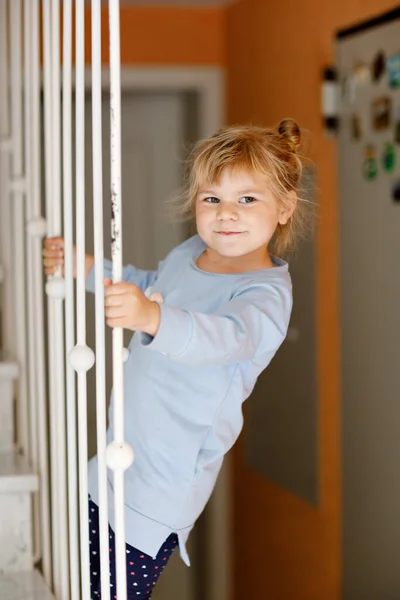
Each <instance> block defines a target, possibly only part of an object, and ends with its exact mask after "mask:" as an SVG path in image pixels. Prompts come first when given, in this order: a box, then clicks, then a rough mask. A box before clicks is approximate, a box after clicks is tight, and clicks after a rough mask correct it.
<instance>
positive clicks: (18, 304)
mask: <svg viewBox="0 0 400 600" xmlns="http://www.w3.org/2000/svg"><path fill="white" fill-rule="evenodd" d="M21 9H22V6H21V0H13V1H12V2H11V5H10V27H11V30H10V39H11V52H10V54H11V56H10V70H11V134H12V160H11V185H12V186H13V185H15V184H17V183H22V184H23V183H24V182H23V174H24V173H23V145H22V144H23V141H22V43H21V42H22V40H21V29H22V10H21ZM11 189H12V198H13V233H14V256H15V262H14V265H13V268H14V275H15V298H14V300H15V305H14V307H13V308H14V310H13V313H12V314H14V316H15V319H14V328H15V329H14V335H15V340H16V342H15V344H16V355H17V360H18V363H19V380H18V396H17V410H18V413H17V414H18V427H17V439H18V445H19V447H20V448H21V450H23V452H24V453H26V454H28V453H29V425H28V419H29V409H28V390H27V373H26V362H27V339H28V335H27V326H26V313H25V310H26V285H25V254H24V237H25V235H24V234H25V220H24V193H23V192H22V191H20V190H19V189H15V190H13V187H11ZM10 318H11V317H10Z"/></svg>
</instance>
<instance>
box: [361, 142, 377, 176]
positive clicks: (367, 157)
mask: <svg viewBox="0 0 400 600" xmlns="http://www.w3.org/2000/svg"><path fill="white" fill-rule="evenodd" d="M363 173H364V177H365V179H368V180H369V181H371V180H372V179H376V178H377V176H378V161H377V160H376V151H375V147H374V146H372V145H371V146H367V147H366V148H365V152H364V164H363Z"/></svg>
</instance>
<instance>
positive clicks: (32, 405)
mask: <svg viewBox="0 0 400 600" xmlns="http://www.w3.org/2000/svg"><path fill="white" fill-rule="evenodd" d="M23 8H24V11H23V14H24V62H23V64H24V131H25V144H24V153H25V182H26V194H25V215H26V224H27V227H26V262H27V284H28V290H27V291H28V294H27V309H28V331H29V336H28V348H29V352H28V374H29V380H28V381H29V386H28V387H29V394H28V402H29V432H30V449H29V456H30V459H31V464H32V466H33V468H34V469H35V471H37V469H38V434H37V421H36V416H37V414H38V385H37V374H38V369H37V361H38V353H37V346H36V340H37V327H36V325H37V321H36V313H37V309H38V307H37V305H36V304H35V299H36V298H35V255H34V245H35V243H34V238H32V236H30V235H29V230H28V226H29V223H31V221H32V219H33V216H34V212H33V197H32V196H33V188H32V160H33V147H32V141H33V131H32V127H33V120H32V117H33V114H32V101H33V98H32V92H33V88H32V70H33V56H32V42H31V37H32V14H31V8H32V2H31V0H24V4H23ZM39 508H40V507H39V495H38V493H36V494H35V495H34V497H33V541H34V553H33V556H34V559H33V560H34V562H37V561H38V560H39V559H40V558H41V535H40V514H39Z"/></svg>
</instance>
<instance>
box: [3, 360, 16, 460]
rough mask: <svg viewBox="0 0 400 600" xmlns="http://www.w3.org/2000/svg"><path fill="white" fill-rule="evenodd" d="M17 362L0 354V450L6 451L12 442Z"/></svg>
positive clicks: (11, 445) (9, 448)
mask: <svg viewBox="0 0 400 600" xmlns="http://www.w3.org/2000/svg"><path fill="white" fill-rule="evenodd" d="M18 372H19V368H18V364H17V363H16V362H15V361H13V360H11V359H10V357H8V356H5V355H4V354H0V452H8V451H10V450H11V449H12V447H13V442H14V380H15V379H17V377H18Z"/></svg>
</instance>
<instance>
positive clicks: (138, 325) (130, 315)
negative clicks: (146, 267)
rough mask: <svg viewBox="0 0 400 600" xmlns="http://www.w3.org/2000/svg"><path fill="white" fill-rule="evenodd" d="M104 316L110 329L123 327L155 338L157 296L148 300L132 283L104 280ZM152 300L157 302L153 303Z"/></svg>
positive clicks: (157, 320)
mask: <svg viewBox="0 0 400 600" xmlns="http://www.w3.org/2000/svg"><path fill="white" fill-rule="evenodd" d="M104 285H105V315H106V323H107V325H109V326H110V327H123V328H124V329H131V330H132V331H143V332H145V333H148V334H149V335H151V336H153V337H154V336H155V335H156V333H157V331H158V328H159V326H160V307H159V304H158V303H157V302H162V298H161V297H160V296H159V294H153V296H151V298H152V299H150V300H148V299H147V298H146V296H145V295H144V294H143V292H141V290H140V289H139V288H138V287H137V286H136V285H134V284H133V283H126V282H125V281H122V282H120V283H114V284H113V283H112V281H111V279H105V280H104ZM153 300H157V302H154V301H153Z"/></svg>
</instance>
